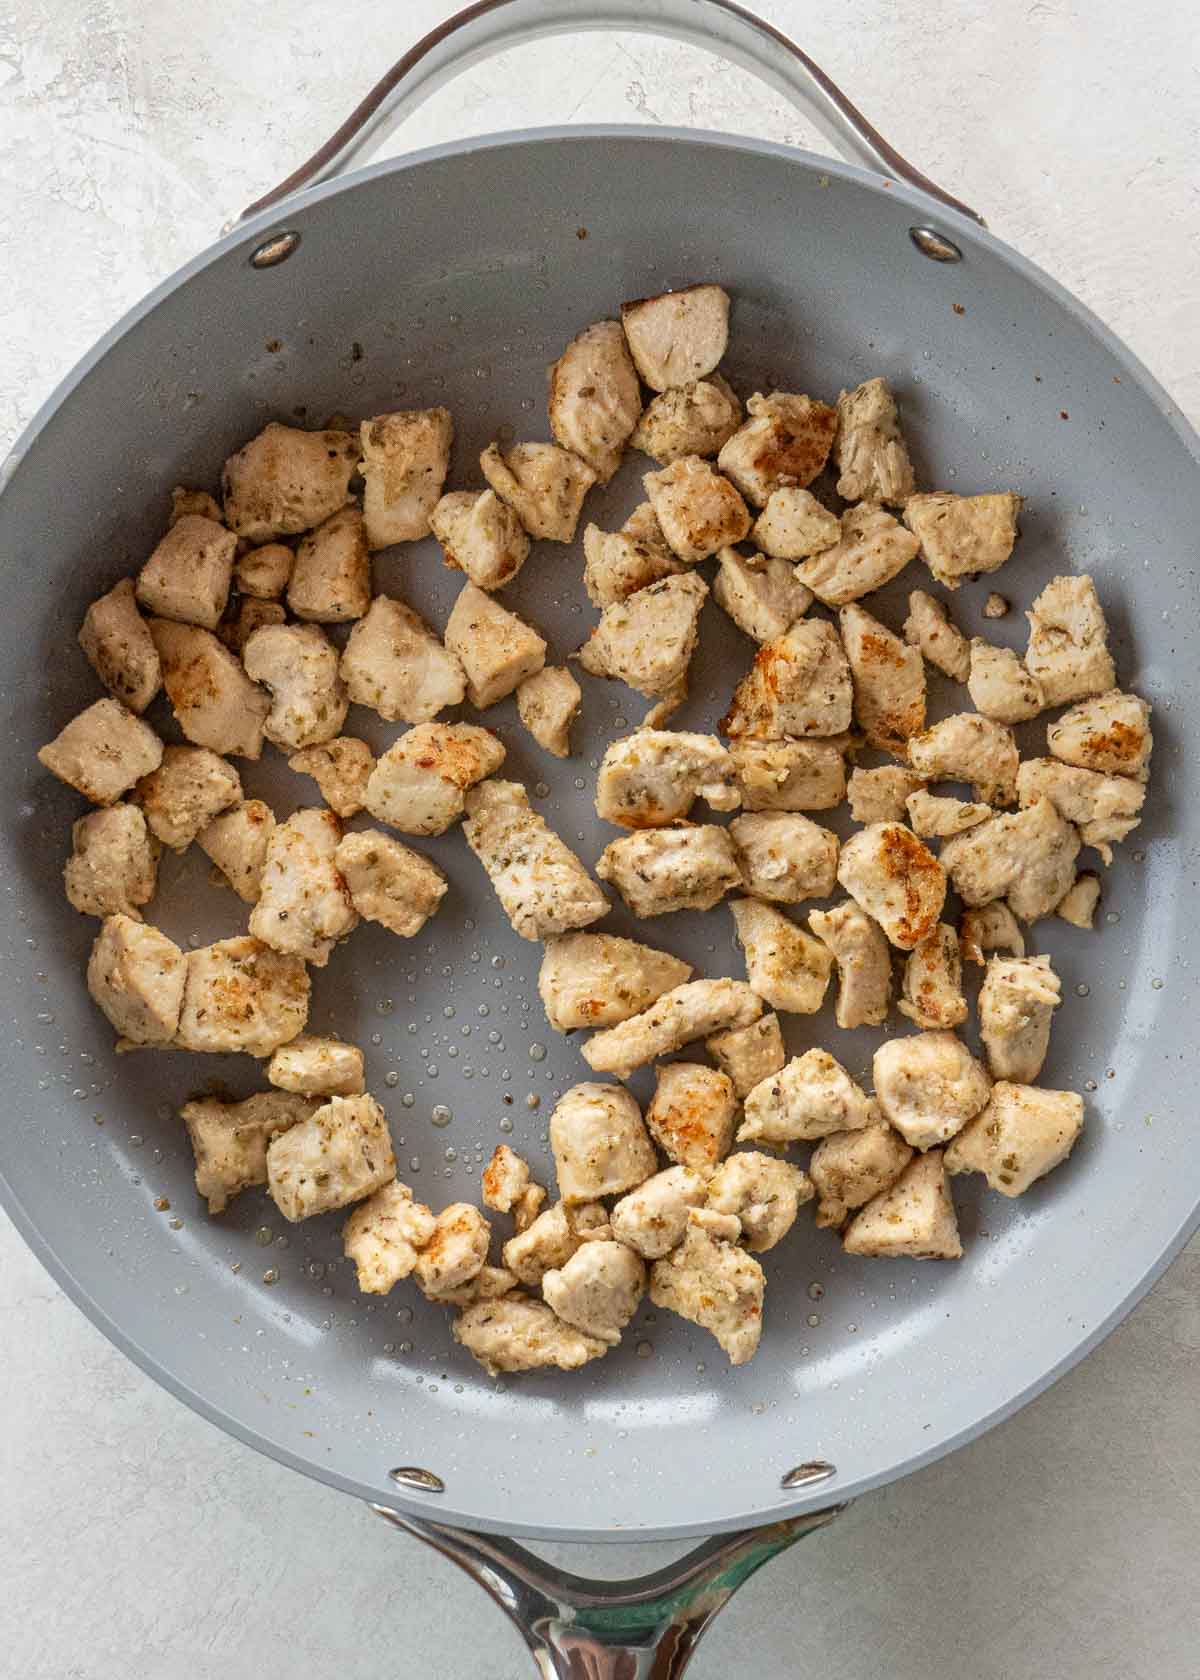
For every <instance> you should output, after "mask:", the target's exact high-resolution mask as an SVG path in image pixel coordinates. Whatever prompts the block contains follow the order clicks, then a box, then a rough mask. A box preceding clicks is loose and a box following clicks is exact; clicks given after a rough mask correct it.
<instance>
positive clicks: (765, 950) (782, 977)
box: [729, 898, 833, 1015]
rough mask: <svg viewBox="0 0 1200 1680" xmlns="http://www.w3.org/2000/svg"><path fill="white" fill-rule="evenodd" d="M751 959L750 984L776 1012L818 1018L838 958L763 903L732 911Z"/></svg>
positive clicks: (744, 902)
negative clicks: (815, 1016)
mask: <svg viewBox="0 0 1200 1680" xmlns="http://www.w3.org/2000/svg"><path fill="white" fill-rule="evenodd" d="M729 908H730V910H731V911H732V912H733V920H734V924H735V926H736V928H737V935H738V939H739V941H740V942H741V945H742V949H743V952H744V953H745V958H746V978H747V980H748V981H749V982H750V985H751V986H752V987H753V988H754V990H755V991H756V992H757V993H758V995H759V997H760V998H762V1000H763V1002H764V1003H766V1004H769V1005H770V1007H771V1008H772V1009H780V1010H784V1011H786V1012H788V1013H791V1014H795V1015H815V1014H816V1012H817V1010H818V1009H820V1007H821V1004H822V1003H823V1002H824V999H825V989H826V987H827V986H828V985H829V977H830V975H831V973H832V972H833V954H832V952H831V951H830V950H829V948H828V946H826V945H824V944H823V943H822V942H821V940H819V939H814V938H813V936H812V935H811V934H810V933H807V932H806V931H805V930H804V928H802V927H799V926H798V925H797V924H796V923H795V922H793V921H791V920H790V918H789V917H787V916H785V915H784V914H783V912H782V911H781V910H776V909H774V908H773V907H772V906H771V905H769V904H764V903H762V901H761V900H760V899H757V898H735V899H734V900H733V901H732V902H731V904H730V906H729Z"/></svg>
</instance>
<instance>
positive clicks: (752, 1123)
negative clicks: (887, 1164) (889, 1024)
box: [737, 1049, 879, 1149]
mask: <svg viewBox="0 0 1200 1680" xmlns="http://www.w3.org/2000/svg"><path fill="white" fill-rule="evenodd" d="M878 1119H879V1113H878V1110H877V1109H876V1107H875V1104H874V1103H873V1102H872V1101H871V1099H870V1098H869V1097H868V1096H867V1095H866V1093H865V1092H864V1091H863V1090H862V1089H861V1088H860V1087H859V1086H858V1085H856V1084H855V1082H854V1081H853V1079H851V1077H850V1075H849V1074H848V1073H847V1072H846V1070H845V1068H844V1067H843V1066H842V1065H841V1063H840V1062H838V1061H836V1060H835V1059H834V1057H833V1056H831V1055H830V1054H829V1052H828V1051H827V1050H815V1049H814V1050H806V1051H805V1052H804V1054H803V1055H802V1056H793V1057H792V1059H791V1061H790V1062H788V1064H787V1066H786V1067H784V1068H782V1069H781V1070H780V1071H779V1072H778V1073H774V1074H771V1075H769V1076H768V1077H767V1078H766V1079H763V1080H761V1081H760V1083H759V1084H757V1085H756V1086H755V1087H754V1089H753V1090H752V1091H751V1092H750V1093H749V1095H748V1096H747V1098H746V1106H745V1118H744V1119H743V1121H742V1124H741V1126H740V1127H739V1128H738V1135H737V1140H738V1142H739V1143H766V1144H770V1145H772V1146H773V1147H775V1148H780V1149H782V1148H786V1147H787V1145H788V1144H789V1143H799V1142H809V1141H811V1140H812V1139H814V1138H822V1137H826V1136H828V1135H829V1133H830V1132H848V1131H857V1130H858V1129H859V1128H860V1127H862V1126H870V1125H873V1124H874V1123H875V1122H877V1121H878Z"/></svg>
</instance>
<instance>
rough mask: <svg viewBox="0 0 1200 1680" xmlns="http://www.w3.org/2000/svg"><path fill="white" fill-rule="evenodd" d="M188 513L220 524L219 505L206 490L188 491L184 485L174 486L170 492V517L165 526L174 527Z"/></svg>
mask: <svg viewBox="0 0 1200 1680" xmlns="http://www.w3.org/2000/svg"><path fill="white" fill-rule="evenodd" d="M189 513H198V514H200V515H202V516H203V518H205V519H215V520H216V521H217V523H218V524H220V522H221V504H220V503H219V502H218V501H217V500H216V498H215V497H214V496H210V495H209V493H208V491H207V490H189V489H188V488H187V486H186V485H183V484H176V485H175V486H174V488H173V489H172V491H171V517H170V518H169V519H168V521H167V524H168V525H176V524H178V522H179V521H180V520H181V519H184V518H186V517H187V515H188V514H189Z"/></svg>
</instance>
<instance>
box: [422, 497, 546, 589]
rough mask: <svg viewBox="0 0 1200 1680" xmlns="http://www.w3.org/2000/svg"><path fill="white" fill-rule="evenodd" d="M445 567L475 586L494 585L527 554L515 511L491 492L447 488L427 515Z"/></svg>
mask: <svg viewBox="0 0 1200 1680" xmlns="http://www.w3.org/2000/svg"><path fill="white" fill-rule="evenodd" d="M430 525H431V526H432V528H433V534H434V536H435V537H436V538H437V540H438V541H439V542H440V543H441V545H442V552H443V553H444V554H445V556H446V564H447V566H451V567H453V568H454V569H455V570H456V571H460V572H465V573H466V574H467V577H468V578H469V579H470V580H471V582H472V583H473V584H474V585H475V586H476V588H478V589H499V588H500V586H501V584H504V583H509V582H511V581H512V579H513V578H515V577H516V575H517V573H518V572H519V571H520V570H521V567H522V566H523V565H524V564H525V562H526V560H527V559H528V558H529V537H528V535H527V534H526V531H525V527H524V526H523V525H522V524H521V521H520V519H519V517H518V515H517V512H516V509H515V508H511V507H509V505H508V503H507V502H502V501H501V500H500V498H499V496H497V494H496V492H495V491H494V490H451V491H450V492H449V494H448V495H445V496H443V497H442V499H441V501H440V502H439V503H438V505H437V506H436V507H435V508H434V510H433V513H432V514H431V516H430Z"/></svg>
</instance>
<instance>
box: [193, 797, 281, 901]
mask: <svg viewBox="0 0 1200 1680" xmlns="http://www.w3.org/2000/svg"><path fill="white" fill-rule="evenodd" d="M274 830H275V817H274V815H273V813H272V811H271V808H270V806H268V805H264V804H263V802H262V800H261V799H247V800H245V801H243V803H242V804H240V805H235V806H234V807H233V809H232V810H229V811H224V812H222V814H221V815H220V816H219V817H217V818H215V819H214V821H212V822H210V823H209V825H208V827H207V828H205V829H203V830H201V832H200V833H199V834H198V835H197V836H196V844H197V845H198V846H199V848H200V850H201V851H202V852H204V853H206V854H207V856H208V857H210V858H211V859H212V861H213V862H214V863H215V864H216V866H217V868H218V869H219V870H220V871H221V873H222V874H223V875H224V876H225V878H226V880H227V881H228V882H229V884H230V886H231V887H232V888H233V890H234V892H236V893H237V895H238V897H239V898H241V899H244V900H245V902H246V903H247V904H257V903H258V895H259V893H260V892H261V890H262V872H263V865H264V863H266V861H267V845H268V843H269V841H270V839H271V835H272V834H273V832H274Z"/></svg>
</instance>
